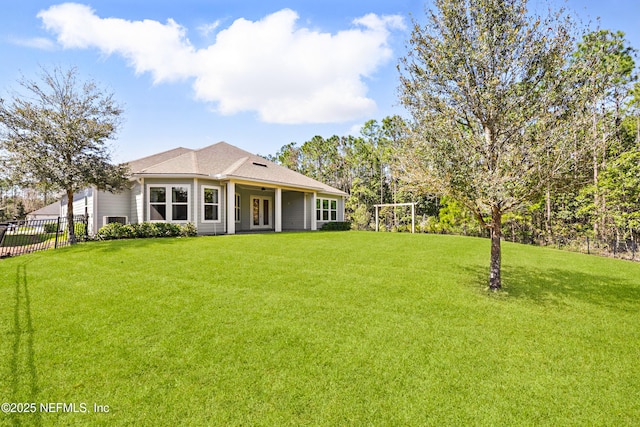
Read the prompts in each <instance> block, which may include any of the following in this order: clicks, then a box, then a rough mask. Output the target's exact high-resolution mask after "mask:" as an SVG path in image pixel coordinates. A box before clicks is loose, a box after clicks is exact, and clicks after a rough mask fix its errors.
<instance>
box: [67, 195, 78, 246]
mask: <svg viewBox="0 0 640 427" xmlns="http://www.w3.org/2000/svg"><path fill="white" fill-rule="evenodd" d="M67 236H68V239H69V244H71V245H74V244H76V227H75V224H74V223H73V191H72V190H67Z"/></svg>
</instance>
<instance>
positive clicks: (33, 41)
mask: <svg viewBox="0 0 640 427" xmlns="http://www.w3.org/2000/svg"><path fill="white" fill-rule="evenodd" d="M9 41H10V42H11V43H13V44H15V45H18V46H24V47H30V48H34V49H40V50H55V49H56V48H57V45H56V44H55V42H53V41H52V40H49V39H47V38H44V37H34V38H26V39H25V38H11V39H10V40H9Z"/></svg>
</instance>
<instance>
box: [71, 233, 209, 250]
mask: <svg viewBox="0 0 640 427" xmlns="http://www.w3.org/2000/svg"><path fill="white" fill-rule="evenodd" d="M197 238H198V237H150V238H145V239H119V240H94V241H89V242H83V243H80V244H77V245H74V246H69V247H67V248H64V249H68V248H73V250H74V252H88V251H91V252H98V253H99V252H103V253H111V252H119V251H122V250H125V249H130V248H132V247H136V248H148V247H150V246H169V245H175V244H178V243H179V242H181V241H183V240H184V239H197Z"/></svg>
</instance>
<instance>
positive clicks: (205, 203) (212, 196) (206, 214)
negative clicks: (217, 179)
mask: <svg viewBox="0 0 640 427" xmlns="http://www.w3.org/2000/svg"><path fill="white" fill-rule="evenodd" d="M202 209H203V213H202V220H203V221H205V222H220V187H209V186H204V187H202Z"/></svg>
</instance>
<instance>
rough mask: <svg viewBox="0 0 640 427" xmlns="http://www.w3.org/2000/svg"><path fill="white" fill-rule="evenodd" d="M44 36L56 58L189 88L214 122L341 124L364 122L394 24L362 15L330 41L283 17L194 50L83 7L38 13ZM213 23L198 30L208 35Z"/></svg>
mask: <svg viewBox="0 0 640 427" xmlns="http://www.w3.org/2000/svg"><path fill="white" fill-rule="evenodd" d="M38 16H39V17H40V18H41V19H42V21H43V23H44V26H45V28H46V29H47V30H49V31H51V32H53V33H54V34H55V35H56V36H57V41H58V43H59V44H60V45H62V47H63V48H67V49H72V48H75V49H87V48H96V49H98V50H99V51H101V52H102V53H103V54H106V55H111V54H119V55H122V56H123V57H125V58H127V60H128V61H129V62H130V64H131V66H132V67H134V69H135V70H136V72H137V73H144V72H149V73H151V75H152V76H153V78H154V81H155V82H156V83H160V82H166V81H174V80H177V79H184V78H193V79H194V84H193V88H194V90H195V96H196V98H197V99H199V100H202V101H205V102H210V103H212V104H213V105H214V106H215V110H216V111H218V112H220V113H221V114H235V113H239V112H246V111H255V112H257V113H258V114H259V116H260V118H261V119H262V120H263V121H266V122H270V123H329V122H342V121H348V120H353V119H356V118H361V117H364V116H367V115H371V114H372V113H373V112H374V111H375V108H376V105H375V102H374V101H373V100H372V99H370V98H368V97H367V86H366V85H365V83H364V82H363V77H367V76H372V75H373V74H374V73H375V72H376V71H377V70H378V68H379V67H380V66H381V65H383V64H385V63H387V62H388V61H389V60H390V59H391V56H392V51H391V48H390V47H389V45H388V43H387V40H388V38H389V36H390V32H391V30H394V29H399V28H404V24H403V20H402V18H401V17H399V16H383V17H380V16H378V15H375V14H369V15H366V16H364V17H362V18H358V19H356V20H354V21H353V25H354V27H353V28H351V29H347V30H343V31H340V32H337V33H335V34H331V33H323V32H319V31H315V30H310V29H308V28H301V27H298V26H297V25H296V23H297V21H298V15H297V13H296V12H294V11H292V10H289V9H284V10H281V11H279V12H275V13H273V14H271V15H268V16H266V17H264V18H263V19H261V20H259V21H249V20H246V19H237V20H236V21H235V22H233V23H232V24H231V25H230V26H229V27H227V28H224V29H221V30H219V31H218V33H217V34H216V39H215V43H213V44H212V45H210V46H208V47H207V48H204V49H195V48H194V47H193V46H192V44H191V42H190V41H189V39H188V38H187V31H186V29H185V28H183V27H182V26H180V25H179V24H177V23H176V22H175V21H173V20H171V19H169V20H168V21H167V22H166V23H165V24H162V23H160V22H157V21H152V20H144V21H126V20H123V19H116V18H100V17H98V16H97V15H96V14H95V12H94V11H93V10H92V9H91V8H89V7H88V6H84V5H80V4H75V3H65V4H61V5H57V6H52V7H51V8H49V9H47V10H44V11H41V12H40V13H39V14H38ZM219 25H220V23H219V21H216V22H214V23H213V24H211V25H209V26H206V27H201V28H199V30H200V31H201V32H211V31H214V30H216V29H217V28H218V27H219Z"/></svg>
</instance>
